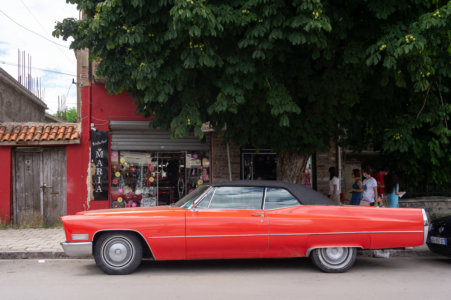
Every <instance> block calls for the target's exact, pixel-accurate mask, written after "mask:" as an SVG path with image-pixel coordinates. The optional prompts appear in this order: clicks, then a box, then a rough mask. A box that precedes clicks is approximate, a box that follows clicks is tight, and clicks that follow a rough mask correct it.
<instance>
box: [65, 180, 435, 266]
mask: <svg viewBox="0 0 451 300" xmlns="http://www.w3.org/2000/svg"><path fill="white" fill-rule="evenodd" d="M62 220H63V224H64V230H65V233H66V239H67V240H66V242H64V243H62V246H63V248H64V251H65V253H66V254H67V255H70V256H85V255H94V259H95V262H96V264H97V266H98V267H99V268H100V269H102V270H103V271H104V272H105V273H107V274H129V273H131V272H133V271H134V270H135V269H136V268H137V267H138V266H139V265H140V263H141V259H142V258H143V256H148V257H150V258H152V259H154V260H188V259H189V260H194V259H231V258H283V257H285V258H288V257H305V256H310V257H311V259H312V261H313V263H314V264H315V265H316V266H318V267H319V268H320V269H321V270H323V271H325V272H334V273H338V272H344V271H347V270H348V269H349V268H350V267H351V266H352V265H353V263H354V261H355V259H356V252H357V249H383V248H400V247H412V246H419V245H422V244H423V243H424V242H425V239H426V237H427V233H428V228H427V227H428V219H427V216H426V213H425V211H424V210H422V209H402V208H399V209H390V208H377V207H358V206H339V205H336V204H334V203H333V202H331V201H330V200H329V199H328V198H326V197H324V196H322V195H320V194H319V193H317V192H315V191H313V190H312V189H309V188H307V187H305V186H302V185H296V184H288V183H283V182H277V181H236V182H227V183H218V184H211V185H203V186H200V187H199V188H198V189H196V190H195V191H194V192H192V193H191V194H188V195H186V196H185V197H184V198H182V199H180V200H179V201H178V202H177V203H175V204H174V205H172V206H157V207H147V208H125V209H107V210H97V211H85V212H79V213H77V214H76V215H72V216H65V217H62Z"/></svg>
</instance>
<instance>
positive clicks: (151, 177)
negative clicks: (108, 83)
mask: <svg viewBox="0 0 451 300" xmlns="http://www.w3.org/2000/svg"><path fill="white" fill-rule="evenodd" d="M110 130H111V149H110V159H109V161H110V163H109V164H110V176H109V190H110V197H109V199H110V202H111V207H113V208H121V207H136V206H156V205H170V204H173V203H175V202H177V201H178V200H179V199H180V198H182V197H183V196H184V195H186V194H187V193H190V192H191V191H192V190H193V189H195V188H196V187H197V186H199V185H201V184H204V183H209V182H210V176H211V174H210V146H209V144H208V143H202V142H201V141H199V139H198V138H197V137H194V136H188V137H184V138H181V139H171V137H170V134H169V132H166V131H160V130H153V129H150V128H149V127H148V122H145V121H144V122H140V121H134V122H131V121H110ZM93 189H94V190H95V186H94V187H93Z"/></svg>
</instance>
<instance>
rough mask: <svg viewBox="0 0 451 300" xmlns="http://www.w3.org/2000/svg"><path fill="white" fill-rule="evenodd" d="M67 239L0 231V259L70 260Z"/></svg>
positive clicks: (424, 252)
mask: <svg viewBox="0 0 451 300" xmlns="http://www.w3.org/2000/svg"><path fill="white" fill-rule="evenodd" d="M65 240H66V237H65V235H64V230H63V228H50V229H46V228H37V229H0V259H26V258H31V259H44V258H47V259H50V258H70V257H68V256H66V255H65V254H64V252H63V249H62V248H61V245H60V243H61V242H64V241H65ZM358 255H360V256H372V255H373V251H371V250H360V251H358ZM406 256H415V257H419V256H435V254H434V253H432V252H430V251H429V249H428V247H427V246H426V245H423V246H419V247H413V248H406V249H394V250H390V257H406Z"/></svg>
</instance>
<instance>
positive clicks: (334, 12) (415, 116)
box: [54, 0, 451, 183]
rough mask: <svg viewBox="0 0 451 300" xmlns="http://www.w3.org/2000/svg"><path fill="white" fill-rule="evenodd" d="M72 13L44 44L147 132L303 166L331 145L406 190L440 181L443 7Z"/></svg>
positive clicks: (166, 1) (445, 106) (444, 140)
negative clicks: (140, 119) (395, 173)
mask: <svg viewBox="0 0 451 300" xmlns="http://www.w3.org/2000/svg"><path fill="white" fill-rule="evenodd" d="M69 2H71V3H76V4H77V5H78V8H79V9H81V10H83V11H84V13H85V18H84V19H82V20H74V19H65V20H63V21H62V22H59V23H58V24H57V26H56V30H55V32H54V35H55V36H62V37H63V38H64V39H67V38H69V37H73V38H74V42H73V43H72V45H71V47H72V48H74V49H82V48H89V49H90V55H91V59H95V58H101V63H100V65H99V73H100V74H99V75H103V76H105V77H107V78H108V81H107V83H106V88H107V89H108V90H109V91H110V92H113V93H121V92H122V91H124V90H126V91H127V92H128V93H130V94H132V95H133V97H134V98H135V99H136V103H137V104H138V112H139V113H141V114H143V115H145V116H149V115H151V114H154V119H153V121H152V122H151V126H155V127H162V128H170V129H171V130H172V133H173V135H174V136H176V137H178V136H183V135H185V134H186V133H187V132H188V131H194V132H195V133H196V135H198V136H200V137H201V136H202V132H201V130H200V126H201V125H202V123H204V122H207V121H209V122H210V124H211V125H212V126H214V127H215V128H216V129H222V128H227V130H226V132H225V138H226V139H231V140H233V141H235V142H236V143H238V144H240V145H252V146H254V147H256V148H272V149H273V150H275V151H296V152H299V153H303V154H307V153H312V152H316V151H327V149H328V148H329V142H330V140H333V139H337V138H338V137H339V136H340V137H341V140H342V141H343V143H344V144H345V145H346V146H347V147H351V148H352V149H355V150H362V149H366V148H368V147H370V148H374V149H376V150H379V151H381V152H382V153H384V154H388V155H390V156H391V157H392V158H393V159H397V161H396V162H399V163H401V162H402V166H400V167H399V168H405V170H404V171H406V172H407V173H409V174H410V175H412V176H418V177H415V178H416V180H422V179H425V178H426V179H427V180H432V181H434V182H437V183H438V182H446V181H448V182H449V180H450V177H449V176H451V175H445V174H444V173H447V174H451V169H450V168H451V167H448V166H451V164H449V160H450V157H451V155H450V153H449V150H448V148H449V147H448V143H449V130H448V125H447V122H448V120H449V115H450V108H449V103H448V102H449V101H447V99H449V90H448V87H449V86H451V85H450V74H451V66H450V61H451V60H450V53H451V46H450V45H451V43H450V36H451V31H450V30H449V28H451V26H450V23H451V20H450V3H448V2H443V3H442V1H436V0H434V1H420V0H401V1H389V0H384V1H370V0H364V1H361V0H351V1H349V0H347V1H322V0H290V1H284V0H231V1H218V0H159V1H144V0H133V1H121V0H105V1H100V0H69ZM424 103H425V105H423V104H424ZM393 137H395V138H393ZM397 137H399V139H398V138H397ZM398 159H399V160H398ZM445 163H447V164H446V166H445ZM436 165H440V168H435V167H434V166H436ZM426 166H428V168H429V169H430V170H431V171H430V172H429V173H428V174H427V175H424V176H423V175H421V171H420V170H421V169H424V168H425V167H426ZM426 176H427V177H426Z"/></svg>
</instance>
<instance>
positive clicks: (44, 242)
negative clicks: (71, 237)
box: [0, 227, 68, 259]
mask: <svg viewBox="0 0 451 300" xmlns="http://www.w3.org/2000/svg"><path fill="white" fill-rule="evenodd" d="M65 240H66V237H65V235H64V230H63V228H62V227H61V228H37V229H33V228H30V229H0V259H20V258H37V259H39V258H68V257H67V256H66V255H65V254H64V252H63V248H61V245H60V243H61V242H64V241H65Z"/></svg>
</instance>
